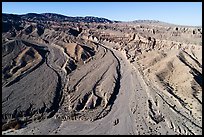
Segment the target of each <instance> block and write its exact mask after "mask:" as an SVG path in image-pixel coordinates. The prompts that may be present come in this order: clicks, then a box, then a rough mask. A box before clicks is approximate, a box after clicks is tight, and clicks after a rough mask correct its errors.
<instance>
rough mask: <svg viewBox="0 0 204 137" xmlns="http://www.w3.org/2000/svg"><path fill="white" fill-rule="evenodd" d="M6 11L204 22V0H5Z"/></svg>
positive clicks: (196, 23) (127, 19)
mask: <svg viewBox="0 0 204 137" xmlns="http://www.w3.org/2000/svg"><path fill="white" fill-rule="evenodd" d="M2 12H3V13H12V14H25V13H58V14H63V15H67V16H82V17H84V16H97V17H104V18H107V19H110V20H120V21H133V20H137V19H148V20H159V21H164V22H168V23H174V24H179V25H194V26H197V25H199V26H201V25H202V2H2Z"/></svg>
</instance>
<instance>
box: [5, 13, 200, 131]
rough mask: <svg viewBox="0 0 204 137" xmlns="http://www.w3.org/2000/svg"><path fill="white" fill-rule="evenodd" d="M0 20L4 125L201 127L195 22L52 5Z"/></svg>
mask: <svg viewBox="0 0 204 137" xmlns="http://www.w3.org/2000/svg"><path fill="white" fill-rule="evenodd" d="M73 19H76V20H73ZM96 19H97V20H96ZM81 20H83V21H84V22H79V21H81ZM94 20H96V21H94ZM2 22H3V31H2V130H3V131H4V132H3V133H5V134H12V133H13V134H136V135H139V134H147V135H158V134H164V135H168V134H173V135H178V134H201V133H202V39H201V38H202V28H199V27H186V26H176V25H171V24H165V23H161V22H157V21H153V22H151V21H150V22H148V21H143V22H130V23H124V22H118V23H117V22H111V21H108V20H105V19H100V18H92V17H86V18H80V17H78V18H68V17H64V16H59V15H56V14H42V15H41V14H40V15H38V14H28V15H26V16H21V17H18V16H17V15H16V16H11V15H10V16H9V15H3V20H2ZM22 127H24V128H22ZM36 127H37V128H36ZM20 128H22V129H21V130H17V129H20ZM9 129H16V130H15V132H12V133H10V132H8V130H9ZM6 130H7V131H6Z"/></svg>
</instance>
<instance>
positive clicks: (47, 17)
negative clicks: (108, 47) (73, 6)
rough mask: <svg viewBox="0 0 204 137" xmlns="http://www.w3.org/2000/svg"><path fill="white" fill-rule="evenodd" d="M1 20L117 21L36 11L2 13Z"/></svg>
mask: <svg viewBox="0 0 204 137" xmlns="http://www.w3.org/2000/svg"><path fill="white" fill-rule="evenodd" d="M2 20H3V21H8V20H13V21H14V20H15V21H20V20H26V21H32V22H35V21H56V22H65V21H67V22H85V23H92V22H96V23H113V22H117V21H111V20H108V19H105V18H99V17H92V16H86V17H70V16H64V15H60V14H55V13H42V14H36V13H28V14H23V15H16V14H6V13H3V14H2Z"/></svg>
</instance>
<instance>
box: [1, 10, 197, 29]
mask: <svg viewBox="0 0 204 137" xmlns="http://www.w3.org/2000/svg"><path fill="white" fill-rule="evenodd" d="M2 21H3V22H12V23H14V24H16V23H20V22H21V21H30V22H36V23H45V22H49V21H54V22H73V23H79V22H84V23H93V22H95V23H147V24H163V25H173V26H184V25H176V24H172V23H167V22H163V21H158V20H134V21H116V20H109V19H106V18H100V17H93V16H86V17H71V16H65V15H61V14H56V13H42V14H37V13H27V14H22V15H17V14H7V13H2ZM185 27H189V26H186V25H185ZM195 27H201V26H195Z"/></svg>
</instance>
